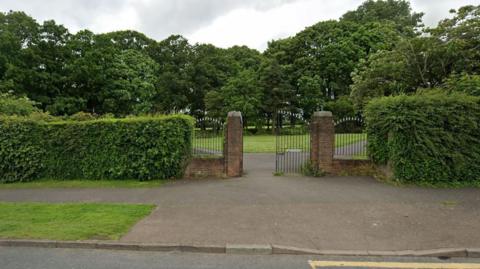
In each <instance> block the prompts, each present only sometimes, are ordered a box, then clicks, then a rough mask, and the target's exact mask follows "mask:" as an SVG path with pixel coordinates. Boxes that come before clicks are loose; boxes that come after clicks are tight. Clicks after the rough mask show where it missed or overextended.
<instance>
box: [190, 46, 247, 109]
mask: <svg viewBox="0 0 480 269" xmlns="http://www.w3.org/2000/svg"><path fill="white" fill-rule="evenodd" d="M188 71H189V79H190V82H191V88H190V92H189V95H188V103H189V106H188V111H189V112H190V114H192V115H194V116H197V117H201V116H203V115H204V114H205V108H206V107H205V102H204V98H205V95H206V94H207V93H208V92H210V91H214V90H219V89H221V88H222V87H223V86H225V85H226V84H227V81H228V80H229V78H231V77H233V76H234V75H235V74H237V72H238V67H237V66H236V65H235V61H234V59H233V58H232V57H230V56H229V55H228V54H227V52H226V50H224V49H220V48H217V47H215V46H213V45H210V44H197V45H195V46H194V48H193V56H192V64H191V66H190V68H189V70H188Z"/></svg>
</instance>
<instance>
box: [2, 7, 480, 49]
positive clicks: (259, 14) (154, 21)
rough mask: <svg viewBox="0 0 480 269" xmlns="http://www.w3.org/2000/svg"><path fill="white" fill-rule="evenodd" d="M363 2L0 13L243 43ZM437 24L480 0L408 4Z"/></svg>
mask: <svg viewBox="0 0 480 269" xmlns="http://www.w3.org/2000/svg"><path fill="white" fill-rule="evenodd" d="M362 2H363V0H0V10H1V11H4V12H5V11H8V10H22V11H25V12H26V13H28V14H29V15H31V16H33V17H34V18H35V19H37V20H38V21H40V22H41V21H43V20H47V19H54V20H55V21H56V22H57V23H60V24H63V25H65V26H67V27H68V28H69V29H70V31H71V32H73V33H75V32H76V31H78V30H80V29H85V28H87V29H89V30H92V31H94V32H96V33H102V32H109V31H115V30H125V29H133V30H137V31H140V32H143V33H145V34H146V35H147V36H149V37H152V38H154V39H157V40H161V39H164V38H166V37H167V36H169V35H170V34H181V35H184V36H185V37H187V38H188V39H189V40H190V41H191V42H192V43H195V42H201V43H212V44H214V45H217V46H220V47H230V46H232V45H247V46H249V47H252V48H257V49H260V50H263V49H264V48H265V47H266V44H267V42H268V41H269V40H272V39H277V38H281V37H286V36H290V35H293V34H295V33H296V32H298V31H300V30H302V29H304V28H305V27H306V26H309V25H312V24H314V23H316V22H318V21H322V20H327V19H337V18H339V17H340V16H341V15H342V14H344V13H345V12H346V11H348V10H352V9H355V8H356V7H357V6H358V5H360V4H361V3H362ZM411 3H412V6H413V9H414V10H415V11H417V12H420V11H422V12H425V13H426V15H425V17H424V22H425V23H426V24H427V25H435V24H436V23H437V22H438V21H439V20H440V19H442V18H444V17H446V16H448V15H449V14H448V11H449V10H450V9H452V8H458V7H460V6H464V5H468V4H474V5H478V4H480V0H412V1H411Z"/></svg>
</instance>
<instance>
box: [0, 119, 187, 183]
mask: <svg viewBox="0 0 480 269" xmlns="http://www.w3.org/2000/svg"><path fill="white" fill-rule="evenodd" d="M192 133H193V119H192V118H191V117H189V116H183V115H172V116H155V117H135V118H127V119H99V120H90V121H57V122H45V121H38V120H33V119H29V118H23V117H7V116H4V117H0V182H18V181H30V180H35V179H41V178H48V179H58V180H68V179H95V180H96V179H139V180H152V179H166V178H178V177H181V176H182V173H183V171H184V168H185V165H186V161H187V160H188V158H189V156H190V152H191V138H192Z"/></svg>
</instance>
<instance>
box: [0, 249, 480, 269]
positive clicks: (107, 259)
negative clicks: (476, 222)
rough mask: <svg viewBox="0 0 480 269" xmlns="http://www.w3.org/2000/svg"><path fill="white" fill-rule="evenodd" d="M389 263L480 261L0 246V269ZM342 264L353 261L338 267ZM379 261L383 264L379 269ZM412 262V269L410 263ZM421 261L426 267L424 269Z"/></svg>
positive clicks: (474, 264) (269, 268) (458, 267)
mask: <svg viewBox="0 0 480 269" xmlns="http://www.w3.org/2000/svg"><path fill="white" fill-rule="evenodd" d="M393 263H394V264H397V265H403V267H396V268H430V269H436V268H443V269H465V268H475V269H478V268H480V259H464V258H463V259H462V258H452V259H449V260H439V259H437V258H425V257H417V258H412V257H408V258H407V257H391V258H388V257H339V256H330V257H325V256H313V255H309V256H303V255H282V256H272V255H251V256H248V258H246V257H245V255H222V254H200V253H178V252H137V251H118V250H90V249H49V248H45V249H42V248H23V247H19V248H6V247H0V268H2V269H25V268H36V269H42V268H44V269H65V268H71V269H83V268H88V269H97V268H98V269H110V268H112V269H113V268H115V269H131V268H136V269H147V268H148V269H154V268H162V269H193V268H196V269H197V268H203V269H225V268H229V269H240V268H248V269H256V268H259V269H260V268H261V269H287V268H288V269H291V268H295V269H303V268H305V269H311V268H322V269H333V268H337V269H338V268H342V269H353V268H362V269H369V268H389V267H386V266H388V265H391V264H393ZM327 264H330V266H328V265H327ZM341 264H352V265H351V266H341V267H339V265H341ZM312 265H317V266H312ZM324 265H325V266H324ZM382 265H384V266H385V267H380V266H382ZM412 265H413V266H415V267H411V266H412ZM419 265H425V266H427V265H428V267H420V266H419ZM432 265H433V266H432ZM374 266H375V267H374ZM407 266H410V267H407ZM467 266H468V267H467ZM390 268H391V267H390Z"/></svg>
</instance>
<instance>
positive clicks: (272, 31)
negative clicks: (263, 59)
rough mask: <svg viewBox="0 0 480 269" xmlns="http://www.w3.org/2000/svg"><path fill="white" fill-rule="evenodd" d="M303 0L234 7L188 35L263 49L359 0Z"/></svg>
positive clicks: (333, 16)
mask: <svg viewBox="0 0 480 269" xmlns="http://www.w3.org/2000/svg"><path fill="white" fill-rule="evenodd" d="M347 2H349V3H351V5H345V4H346V3H345V1H344V2H343V3H342V2H339V1H318V0H302V1H297V2H294V3H288V4H284V5H282V6H279V7H275V8H271V9H268V10H255V9H252V8H250V9H245V8H243V9H236V10H233V11H231V12H229V13H227V14H225V15H223V16H221V17H219V18H217V19H216V20H215V21H213V22H212V23H211V24H210V25H208V26H206V27H203V28H201V29H199V30H197V31H196V32H194V33H192V34H191V35H188V37H189V38H190V39H191V40H192V41H194V42H202V43H203V42H206V43H213V44H215V45H217V46H220V47H230V46H233V45H247V46H250V47H253V48H258V49H264V48H265V47H266V45H267V42H268V41H269V40H272V39H277V38H283V37H287V36H290V35H292V34H294V33H296V32H298V31H301V30H303V29H304V28H305V27H306V26H309V25H312V24H314V23H316V22H318V21H322V20H329V19H337V18H338V17H340V16H341V15H342V14H343V13H345V12H346V11H348V10H349V9H351V8H350V6H356V5H355V4H358V3H361V0H350V1H347Z"/></svg>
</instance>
